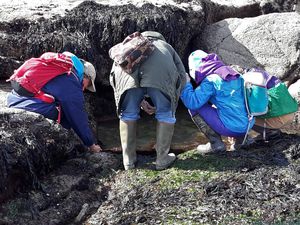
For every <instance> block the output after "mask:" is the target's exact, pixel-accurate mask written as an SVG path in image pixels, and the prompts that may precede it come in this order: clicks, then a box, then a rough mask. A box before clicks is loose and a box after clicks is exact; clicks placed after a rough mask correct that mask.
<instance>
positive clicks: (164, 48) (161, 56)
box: [110, 31, 186, 115]
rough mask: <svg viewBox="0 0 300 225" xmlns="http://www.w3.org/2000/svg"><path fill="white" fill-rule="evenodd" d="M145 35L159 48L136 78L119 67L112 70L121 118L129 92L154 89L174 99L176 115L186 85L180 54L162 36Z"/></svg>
mask: <svg viewBox="0 0 300 225" xmlns="http://www.w3.org/2000/svg"><path fill="white" fill-rule="evenodd" d="M148 34H149V36H148ZM143 35H144V36H146V37H148V38H149V39H151V40H152V41H153V44H154V45H155V47H156V49H155V50H154V51H153V52H152V54H151V55H150V57H149V58H148V59H147V60H146V61H145V62H143V63H142V64H141V65H140V67H139V68H138V69H136V70H135V71H134V72H133V73H132V74H128V73H126V72H124V71H123V70H122V69H121V68H120V67H119V66H117V65H115V64H114V65H113V67H112V70H111V73H110V84H111V86H112V87H113V89H114V95H115V101H116V106H117V112H118V114H119V110H120V100H121V99H122V95H123V94H124V93H125V91H126V90H128V89H131V88H138V87H153V88H157V89H159V90H160V91H162V92H163V93H165V94H166V95H167V96H168V97H169V98H170V100H171V107H172V112H173V115H174V114H175V111H176V108H177V104H178V99H179V97H180V93H181V90H182V88H183V87H184V85H185V82H186V78H185V73H186V71H185V68H184V66H183V64H182V61H181V59H180V58H179V56H178V54H177V53H176V51H175V50H174V49H173V47H172V46H171V45H169V44H168V43H167V42H165V41H164V38H163V36H162V35H161V34H159V33H157V32H150V31H147V32H144V33H143Z"/></svg>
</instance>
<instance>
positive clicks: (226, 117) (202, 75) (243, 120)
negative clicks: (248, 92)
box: [181, 50, 254, 153]
mask: <svg viewBox="0 0 300 225" xmlns="http://www.w3.org/2000/svg"><path fill="white" fill-rule="evenodd" d="M189 69H190V76H191V77H192V78H193V80H194V81H195V83H196V85H197V87H196V88H195V89H194V88H193V86H192V84H191V83H190V82H189V80H190V78H189V77H187V84H186V86H185V87H184V89H183V91H182V93H181V100H182V101H183V103H184V105H185V106H186V107H187V108H188V109H189V112H190V114H191V116H192V120H193V121H194V123H195V124H196V126H197V127H198V128H199V129H200V131H202V132H203V133H204V134H205V136H206V137H207V138H208V139H209V140H210V142H209V143H207V144H206V145H199V146H198V148H197V149H198V151H199V152H200V153H208V152H220V151H221V152H222V151H225V150H226V146H225V144H224V143H223V142H222V139H221V135H223V136H228V137H243V136H244V135H245V133H246V132H247V128H248V125H249V126H251V127H252V126H253V123H254V121H251V122H250V124H249V120H248V115H247V112H246V107H245V100H244V95H243V81H242V79H241V77H240V74H239V73H237V72H236V71H234V70H233V69H232V68H230V67H229V66H226V65H225V64H224V63H223V62H222V61H221V60H220V59H219V58H218V56H217V55H216V54H207V53H205V52H203V51H201V50H197V51H195V52H193V53H191V54H190V56H189Z"/></svg>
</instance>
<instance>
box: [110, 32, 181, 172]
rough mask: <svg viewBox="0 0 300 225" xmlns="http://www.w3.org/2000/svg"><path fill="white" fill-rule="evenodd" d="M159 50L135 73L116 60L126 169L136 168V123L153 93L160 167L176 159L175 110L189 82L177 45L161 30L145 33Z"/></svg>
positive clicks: (113, 81)
mask: <svg viewBox="0 0 300 225" xmlns="http://www.w3.org/2000/svg"><path fill="white" fill-rule="evenodd" d="M142 35H143V36H145V37H146V38H148V39H149V40H150V41H151V42H152V43H153V45H154V46H155V49H154V50H153V52H152V53H151V55H149V56H148V57H147V59H146V60H145V61H143V63H141V64H140V65H139V66H138V68H137V69H136V70H135V71H133V72H132V73H130V74H129V73H127V72H126V71H125V70H123V69H122V68H121V66H119V65H117V64H116V62H115V63H114V65H113V67H112V70H111V74H110V83H111V85H112V87H113V89H114V94H115V100H116V106H117V109H118V110H117V112H118V116H119V118H120V138H121V145H122V150H123V165H124V168H125V170H128V169H133V168H135V164H136V162H137V156H136V125H137V120H138V119H139V118H140V108H141V102H142V101H143V99H144V97H145V96H149V97H150V98H151V100H152V102H153V104H154V106H155V108H154V109H153V113H155V118H156V119H157V132H156V152H157V159H156V169H158V170H161V169H165V168H167V167H168V166H170V165H171V164H172V163H173V162H174V161H175V159H176V156H175V155H174V154H169V153H168V152H169V150H170V145H171V140H172V136H173V132H174V124H175V122H176V118H175V111H176V107H177V104H178V100H179V96H180V91H181V89H182V87H183V85H184V83H185V79H184V77H185V69H184V66H183V64H182V62H181V60H180V58H179V56H178V54H177V53H176V52H175V50H174V49H173V47H172V46H171V45H169V44H168V43H167V42H166V41H165V38H164V37H163V36H162V35H161V34H160V33H158V32H155V31H146V32H143V33H142Z"/></svg>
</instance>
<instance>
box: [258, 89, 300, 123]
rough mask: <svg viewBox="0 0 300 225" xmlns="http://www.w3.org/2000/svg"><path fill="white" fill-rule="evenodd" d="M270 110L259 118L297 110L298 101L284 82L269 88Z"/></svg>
mask: <svg viewBox="0 0 300 225" xmlns="http://www.w3.org/2000/svg"><path fill="white" fill-rule="evenodd" d="M268 99H269V103H268V112H267V114H265V115H262V116H258V118H262V119H265V118H272V117H277V116H282V115H286V114H290V113H293V112H297V110H298V104H297V101H296V100H295V99H294V98H293V97H292V96H291V95H290V93H289V91H288V89H287V87H286V86H285V84H284V83H279V84H278V85H276V86H275V87H273V88H270V89H269V90H268Z"/></svg>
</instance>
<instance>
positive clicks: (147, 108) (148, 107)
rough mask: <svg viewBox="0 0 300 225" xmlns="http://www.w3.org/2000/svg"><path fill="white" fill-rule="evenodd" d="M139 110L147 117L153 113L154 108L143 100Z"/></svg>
mask: <svg viewBox="0 0 300 225" xmlns="http://www.w3.org/2000/svg"><path fill="white" fill-rule="evenodd" d="M141 109H142V110H144V111H145V112H146V113H148V114H149V115H152V114H153V113H155V110H156V108H155V107H154V106H152V105H150V104H149V102H147V101H146V100H145V99H143V101H142V102H141Z"/></svg>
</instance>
